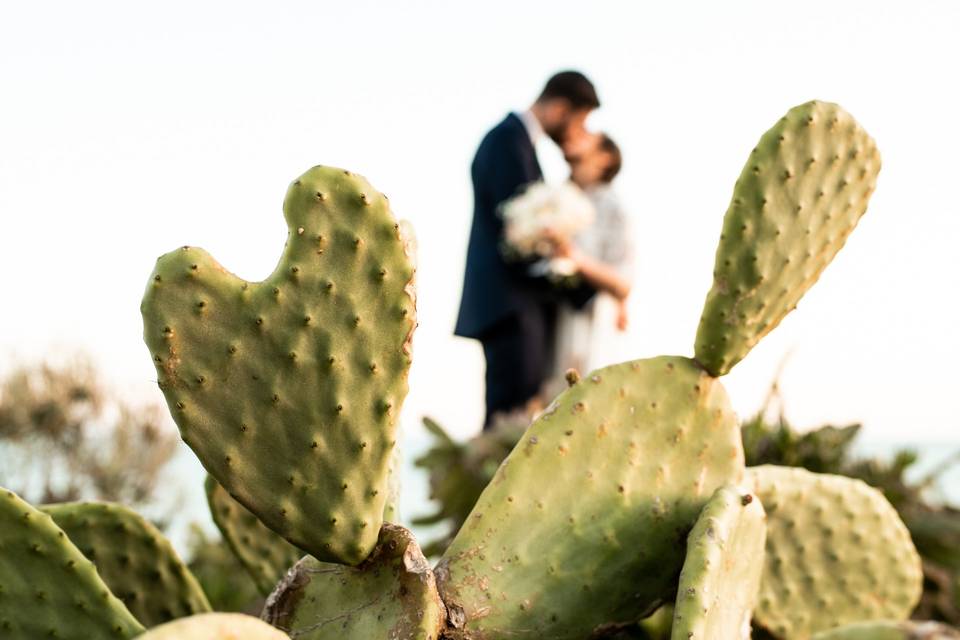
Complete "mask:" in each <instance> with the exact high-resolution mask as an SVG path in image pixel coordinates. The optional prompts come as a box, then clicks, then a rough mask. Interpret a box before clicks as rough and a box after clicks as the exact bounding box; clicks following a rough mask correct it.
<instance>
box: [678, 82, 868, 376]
mask: <svg viewBox="0 0 960 640" xmlns="http://www.w3.org/2000/svg"><path fill="white" fill-rule="evenodd" d="M879 171H880V154H879V152H878V151H877V148H876V145H875V144H874V142H873V140H872V139H871V138H870V136H869V135H867V133H866V131H864V130H863V129H862V128H860V126H859V125H858V124H857V122H856V121H855V120H854V119H853V117H852V116H851V115H850V114H849V113H847V112H846V111H844V110H843V109H842V108H841V107H839V106H837V105H835V104H830V103H827V102H817V101H814V102H808V103H806V104H802V105H800V106H798V107H794V108H793V109H791V110H790V111H789V112H787V115H785V116H784V117H783V118H781V119H780V121H779V122H778V123H777V124H776V125H774V127H773V128H772V129H770V130H769V131H767V132H766V133H765V134H764V135H763V137H762V138H761V139H760V142H759V143H758V144H757V146H756V148H754V150H753V153H752V154H751V155H750V159H749V160H748V161H747V164H746V166H745V167H744V168H743V172H742V173H741V174H740V179H739V180H738V181H737V184H736V186H735V187H734V190H733V198H732V200H731V202H730V207H729V208H728V209H727V214H726V216H725V217H724V220H723V232H722V234H721V235H720V245H719V247H718V248H717V257H716V265H715V266H714V272H713V288H712V289H711V290H710V293H709V294H708V295H707V301H706V305H705V306H704V309H703V315H702V316H701V318H700V327H699V330H698V331H697V340H696V357H697V360H698V361H699V362H700V363H701V364H703V366H704V367H706V369H707V370H708V371H709V372H710V373H712V374H713V375H715V376H719V375H723V374H725V373H727V372H728V371H730V369H731V368H732V367H733V366H734V365H735V364H736V363H737V362H739V361H740V360H742V359H743V358H744V356H746V355H747V353H748V352H749V351H750V349H752V348H753V347H754V345H756V344H757V342H759V340H760V339H761V338H762V337H763V336H765V335H766V334H767V333H769V332H770V331H772V330H773V329H774V328H775V327H776V326H777V325H778V324H779V323H780V321H781V320H783V318H784V316H786V315H787V314H788V313H789V312H790V311H791V310H792V309H793V308H794V307H796V305H797V302H798V301H799V300H800V298H801V297H802V296H803V294H804V293H805V292H806V291H807V289H809V288H810V287H811V286H812V285H813V284H814V283H815V282H816V281H817V278H819V276H820V273H821V272H822V271H823V270H824V268H826V266H827V265H828V264H830V261H831V260H833V257H834V256H835V255H836V254H837V252H838V251H839V250H840V249H841V248H842V247H843V244H844V242H846V239H847V236H848V235H850V233H851V232H852V231H853V229H854V227H855V226H856V225H857V221H859V219H860V216H862V215H863V214H864V212H865V211H866V210H867V202H868V201H869V200H870V195H871V194H872V193H873V190H874V187H875V185H876V180H877V174H878V172H879Z"/></svg>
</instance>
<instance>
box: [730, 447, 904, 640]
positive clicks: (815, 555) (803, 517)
mask: <svg viewBox="0 0 960 640" xmlns="http://www.w3.org/2000/svg"><path fill="white" fill-rule="evenodd" d="M746 482H747V486H750V487H752V489H753V491H754V492H755V493H756V494H757V496H759V498H760V500H761V502H762V503H763V506H764V508H765V509H766V511H767V545H766V547H767V549H766V555H765V559H764V569H763V577H762V578H761V583H760V595H759V598H758V601H757V608H756V609H755V610H754V622H755V623H756V624H759V625H760V626H762V627H764V628H766V629H767V630H769V631H770V632H772V633H773V634H775V635H776V636H777V637H778V638H782V639H785V640H790V639H792V638H807V637H809V636H810V635H811V634H814V633H817V632H820V631H826V630H829V629H832V628H834V627H839V626H842V625H845V624H851V623H855V622H859V621H862V620H883V619H889V620H904V619H906V618H907V617H908V616H909V615H910V612H911V611H912V610H913V608H914V607H915V606H916V604H917V602H918V601H919V599H920V593H921V591H922V582H923V572H922V570H921V566H920V556H919V555H918V554H917V551H916V549H915V548H914V546H913V541H912V540H911V539H910V533H909V532H908V531H907V528H906V527H905V526H904V524H903V522H902V521H901V520H900V517H899V516H898V515H897V512H896V511H895V510H894V508H893V507H892V506H891V505H890V503H889V502H887V500H886V498H884V497H883V494H882V493H880V492H879V491H877V490H876V489H873V488H872V487H869V486H868V485H866V484H865V483H863V482H861V481H860V480H853V479H851V478H846V477H842V476H834V475H828V474H819V473H811V472H809V471H807V470H805V469H797V468H790V467H776V466H767V465H765V466H760V467H751V468H749V469H747V480H746Z"/></svg>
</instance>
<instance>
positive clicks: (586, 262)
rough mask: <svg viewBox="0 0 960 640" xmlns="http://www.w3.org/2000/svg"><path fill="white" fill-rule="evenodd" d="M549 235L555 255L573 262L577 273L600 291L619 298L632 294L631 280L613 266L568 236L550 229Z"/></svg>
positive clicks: (622, 298)
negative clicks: (591, 254)
mask: <svg viewBox="0 0 960 640" xmlns="http://www.w3.org/2000/svg"><path fill="white" fill-rule="evenodd" d="M547 236H548V238H549V239H550V241H551V242H552V243H553V246H554V254H553V255H554V256H556V257H558V258H566V259H567V260H569V261H570V262H572V263H573V265H574V267H575V268H576V270H577V273H579V274H580V276H581V277H582V278H583V279H584V280H586V281H587V283H588V284H589V285H591V286H592V287H594V288H595V289H597V290H599V291H605V292H606V293H609V294H610V295H612V296H613V297H614V298H616V299H617V300H626V298H627V296H628V295H630V281H629V280H627V279H626V278H624V277H623V276H622V275H620V274H619V273H618V272H617V270H616V269H615V268H613V267H612V266H610V265H608V264H606V263H604V262H601V261H600V260H597V259H595V258H593V257H591V256H589V255H587V254H586V253H584V252H583V251H581V250H580V249H579V248H578V247H577V246H576V245H575V244H573V243H572V242H570V240H569V239H568V238H564V237H563V236H561V235H559V234H556V233H552V232H550V231H549V230H548V232H547Z"/></svg>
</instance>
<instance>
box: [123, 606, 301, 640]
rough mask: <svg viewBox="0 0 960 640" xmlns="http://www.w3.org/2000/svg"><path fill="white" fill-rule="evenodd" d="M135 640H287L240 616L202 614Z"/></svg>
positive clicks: (175, 622)
mask: <svg viewBox="0 0 960 640" xmlns="http://www.w3.org/2000/svg"><path fill="white" fill-rule="evenodd" d="M137 640H289V636H287V634H285V633H283V632H282V631H280V630H278V629H274V628H273V627H271V626H270V625H268V624H267V623H266V622H263V621H261V620H258V619H257V618H254V617H252V616H247V615H243V614H241V613H202V614H199V615H195V616H190V617H189V618H181V619H180V620H176V621H174V622H168V623H167V624H163V625H160V626H159V627H155V628H153V629H151V630H150V631H148V632H147V633H145V634H143V635H142V636H138V638H137Z"/></svg>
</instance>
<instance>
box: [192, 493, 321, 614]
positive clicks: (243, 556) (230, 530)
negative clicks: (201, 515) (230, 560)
mask: <svg viewBox="0 0 960 640" xmlns="http://www.w3.org/2000/svg"><path fill="white" fill-rule="evenodd" d="M204 488H205V489H206V492H207V504H209V505H210V515H211V516H213V522H214V524H216V525H217V528H218V529H220V534H221V535H222V536H223V539H224V541H225V542H226V543H227V546H228V547H230V550H231V551H232V552H233V555H235V556H236V557H237V560H239V561H240V564H242V565H243V568H244V569H246V570H247V572H248V573H249V574H250V577H251V578H253V581H254V583H256V585H257V589H259V590H260V593H262V594H263V595H264V596H268V595H270V592H271V591H273V589H274V587H276V586H277V583H278V582H280V579H281V578H282V577H283V575H284V574H285V573H286V572H287V570H288V569H290V567H292V566H293V565H294V564H296V563H297V560H299V559H300V558H301V557H303V556H304V555H305V554H304V552H303V551H301V550H300V549H298V548H296V547H295V546H293V545H292V544H290V543H289V542H287V541H286V540H284V539H283V538H281V537H280V536H279V535H277V534H276V533H274V532H273V531H272V530H270V529H268V528H267V527H265V526H264V525H263V523H262V522H260V521H259V520H258V519H257V516H255V515H253V514H252V513H250V511H248V510H247V508H246V507H244V506H243V505H242V504H240V503H239V502H237V501H236V500H234V499H233V498H232V497H230V494H229V493H227V490H226V489H224V488H223V487H221V486H220V484H219V483H217V481H216V480H215V479H214V478H213V476H207V480H206V483H205V484H204Z"/></svg>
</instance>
